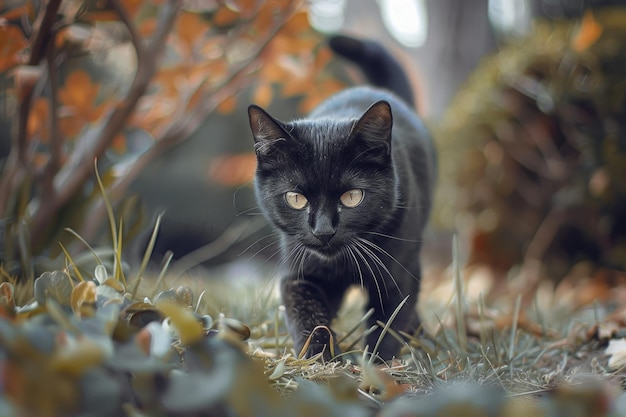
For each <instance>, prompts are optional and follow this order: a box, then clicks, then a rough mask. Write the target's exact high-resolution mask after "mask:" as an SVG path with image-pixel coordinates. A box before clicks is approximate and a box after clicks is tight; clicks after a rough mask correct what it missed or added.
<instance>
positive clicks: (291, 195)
mask: <svg viewBox="0 0 626 417" xmlns="http://www.w3.org/2000/svg"><path fill="white" fill-rule="evenodd" d="M285 201H287V204H289V207H291V208H292V209H296V210H302V209H303V208H305V207H306V205H307V203H308V202H309V200H307V199H306V197H305V196H304V195H303V194H300V193H296V192H293V191H287V192H286V193H285Z"/></svg>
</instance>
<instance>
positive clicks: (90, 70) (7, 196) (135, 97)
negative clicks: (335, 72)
mask: <svg viewBox="0 0 626 417" xmlns="http://www.w3.org/2000/svg"><path fill="white" fill-rule="evenodd" d="M0 21H1V22H2V24H0V45H2V47H1V48H0V71H1V73H0V77H1V81H2V85H3V86H5V87H6V88H5V89H4V91H3V96H2V98H3V99H4V102H5V103H6V104H7V105H6V106H5V107H6V108H8V109H9V112H8V117H9V118H11V119H12V121H13V123H12V124H13V126H12V132H13V134H12V136H11V138H10V139H9V136H8V134H6V133H5V136H3V137H1V138H0V140H3V141H5V142H8V141H9V140H10V142H11V145H10V153H9V154H8V156H6V158H5V159H4V160H0V169H1V176H0V219H2V223H1V224H0V227H1V230H2V232H3V233H0V236H2V237H3V239H2V242H1V243H0V259H1V260H2V263H3V264H4V267H5V269H7V270H8V271H10V272H11V273H18V274H21V275H23V276H31V277H32V274H33V269H34V268H35V267H36V266H37V268H36V269H39V270H40V271H41V270H46V268H45V267H42V266H41V265H33V262H34V261H33V259H35V257H36V256H38V255H41V254H43V253H45V254H46V256H48V257H52V258H54V257H56V256H57V255H60V254H61V251H60V250H59V249H58V248H57V242H59V241H62V242H64V243H66V244H68V242H69V241H71V240H73V237H72V236H70V235H69V234H67V233H65V232H63V228H64V227H71V228H72V229H74V230H75V231H77V232H79V233H80V234H81V235H83V236H84V237H85V238H87V239H89V240H91V241H93V240H94V239H95V236H97V233H98V232H99V229H98V225H99V224H100V223H101V222H99V221H98V220H99V219H101V218H102V216H103V214H104V212H105V210H104V206H103V204H102V201H101V200H100V198H99V194H98V193H97V192H94V190H95V189H96V187H95V178H94V176H93V163H94V160H95V159H97V160H98V169H99V170H100V172H102V173H103V181H104V183H105V186H106V188H107V190H108V191H109V194H110V195H111V198H112V199H113V202H114V204H116V203H118V202H119V201H121V200H122V199H123V196H124V190H125V189H126V187H127V186H128V184H129V182H130V181H132V179H133V178H134V177H135V176H136V175H137V174H138V172H139V171H140V170H141V169H142V168H143V167H144V166H145V165H146V164H147V163H148V161H150V160H151V159H153V158H154V157H155V156H156V155H157V154H159V153H161V152H163V150H164V149H167V148H168V147H170V146H172V145H173V144H176V143H178V142H180V141H182V140H184V139H185V138H186V137H187V136H188V135H189V134H190V133H191V132H193V131H194V129H196V127H198V125H199V124H200V123H201V122H202V121H203V120H204V119H205V118H206V117H207V115H208V114H210V113H212V112H213V111H215V110H219V111H221V112H229V111H231V110H232V109H233V106H234V104H235V103H236V100H237V93H238V92H239V91H240V90H241V89H242V88H244V87H253V89H254V99H255V100H256V101H257V102H259V103H260V104H262V105H266V104H268V103H269V102H271V100H272V99H273V97H274V93H275V92H276V93H280V94H282V95H287V96H289V95H299V94H302V93H304V92H305V91H306V92H307V98H306V100H304V101H303V102H302V106H303V108H309V107H310V106H312V105H313V104H315V102H317V101H319V100H320V99H322V98H324V97H325V96H326V95H328V94H330V93H332V92H334V91H336V90H337V89H339V88H340V87H341V85H340V84H339V83H338V82H337V81H335V80H334V79H333V78H332V77H330V76H328V75H327V74H326V73H325V71H324V67H325V66H326V65H327V63H328V61H329V60H330V52H329V51H328V50H327V48H325V47H324V46H323V44H322V42H321V37H320V35H318V34H316V33H315V32H313V31H312V30H311V28H310V26H309V24H308V21H307V16H306V12H305V9H304V3H303V2H302V1H299V0H293V1H292V0H272V1H256V0H233V1H226V2H213V1H209V2H182V1H178V0H160V1H156V2H155V1H135V0H112V1H110V2H100V1H80V0H50V1H46V2H30V1H19V0H12V1H8V2H4V3H2V6H1V7H0ZM313 83H315V84H316V85H317V86H318V87H319V88H316V89H311V88H310V86H311V85H312V84H313ZM12 103H14V106H12ZM12 110H14V113H15V114H14V115H13V114H11V113H13V111H12ZM13 116H14V117H13ZM7 133H8V132H7ZM234 161H235V162H237V163H238V162H241V161H243V162H244V163H245V164H247V165H249V161H250V158H238V159H235V160H234ZM246 169H247V170H249V167H248V168H246ZM126 204H127V207H126V211H127V213H128V215H127V216H126V219H125V224H124V231H123V232H124V236H129V235H131V234H132V233H133V232H136V228H137V227H138V226H140V225H141V220H142V219H141V216H138V215H137V212H138V210H137V207H136V202H134V201H132V200H128V199H127V203H126ZM56 265H57V266H56V267H58V266H59V264H58V263H57V264H56Z"/></svg>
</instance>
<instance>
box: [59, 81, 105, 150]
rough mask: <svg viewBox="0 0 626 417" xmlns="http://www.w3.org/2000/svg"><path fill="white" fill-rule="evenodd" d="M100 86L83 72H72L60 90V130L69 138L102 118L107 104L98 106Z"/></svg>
mask: <svg viewBox="0 0 626 417" xmlns="http://www.w3.org/2000/svg"><path fill="white" fill-rule="evenodd" d="M99 92H100V85H98V84H96V83H93V82H92V81H91V77H90V76H89V74H87V73H86V72H85V71H83V70H74V71H72V72H71V73H70V74H69V75H68V77H67V79H66V80H65V84H64V85H63V87H61V88H60V89H59V102H60V103H61V104H62V106H61V108H60V109H59V128H60V129H61V132H62V133H63V134H64V135H65V136H66V137H68V138H73V137H75V136H76V135H77V134H78V133H80V131H81V130H82V129H83V127H84V126H85V124H87V123H93V122H95V121H97V120H99V119H100V118H101V117H102V114H103V112H104V109H105V104H101V105H96V101H97V99H98V94H99Z"/></svg>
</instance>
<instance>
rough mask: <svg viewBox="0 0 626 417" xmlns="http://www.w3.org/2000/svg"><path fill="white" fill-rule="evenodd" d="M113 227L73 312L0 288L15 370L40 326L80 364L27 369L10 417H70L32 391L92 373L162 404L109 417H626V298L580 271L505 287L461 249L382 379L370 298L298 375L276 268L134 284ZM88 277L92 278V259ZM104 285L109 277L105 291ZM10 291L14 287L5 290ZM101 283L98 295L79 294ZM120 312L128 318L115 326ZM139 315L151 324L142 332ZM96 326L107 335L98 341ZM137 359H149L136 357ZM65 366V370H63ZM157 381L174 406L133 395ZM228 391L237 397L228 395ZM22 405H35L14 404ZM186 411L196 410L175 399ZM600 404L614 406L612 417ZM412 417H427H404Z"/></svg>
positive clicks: (11, 400) (351, 308) (1, 345)
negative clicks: (614, 342) (24, 339)
mask: <svg viewBox="0 0 626 417" xmlns="http://www.w3.org/2000/svg"><path fill="white" fill-rule="evenodd" d="M109 218H110V219H111V222H112V225H111V231H112V238H113V241H114V242H116V244H115V248H114V249H113V252H114V254H113V255H112V256H109V260H110V262H112V263H113V265H114V266H113V267H111V266H110V265H109V266H108V268H107V267H105V266H104V263H106V260H105V261H103V260H102V259H101V258H100V257H98V256H97V255H95V254H96V251H95V250H94V249H93V248H90V247H88V249H89V250H90V251H91V252H92V253H93V254H94V257H95V263H96V264H97V265H96V266H95V271H90V270H88V269H86V268H85V266H84V265H83V264H81V262H75V260H74V259H72V257H71V256H70V255H69V254H68V255H67V263H66V265H67V268H66V269H67V271H69V273H70V274H71V275H72V277H73V279H72V280H70V283H71V284H72V287H71V297H70V295H69V293H67V292H65V293H64V292H62V291H51V290H52V288H51V287H45V285H51V284H50V283H49V282H48V281H49V280H50V279H51V278H49V277H48V278H45V279H44V278H40V279H41V280H42V281H41V282H40V283H39V285H40V288H48V289H47V290H46V291H47V292H46V294H47V295H46V297H45V299H42V298H41V292H40V296H39V300H40V303H39V305H35V304H32V300H33V291H32V289H33V286H34V284H35V283H34V282H33V281H32V280H31V281H28V282H22V283H15V282H14V283H13V284H12V285H11V286H10V288H9V287H7V286H6V285H8V284H6V285H4V286H2V287H0V306H1V307H3V309H4V310H1V311H0V313H3V315H2V316H3V317H5V318H8V320H9V322H8V323H11V326H13V327H12V329H13V330H11V331H7V329H6V328H2V326H0V353H3V355H4V357H7V358H9V363H14V364H23V363H28V362H31V361H33V360H35V359H33V357H32V355H33V353H32V351H31V350H27V351H24V350H23V349H21V348H18V347H17V346H18V345H16V343H18V341H19V340H21V339H20V336H19V335H20V334H21V333H20V332H26V333H28V332H31V333H30V334H32V332H33V331H34V330H33V329H34V328H36V327H37V326H39V325H41V323H45V322H46V321H45V320H48V321H51V322H52V323H56V324H55V325H54V326H53V327H49V326H48V327H46V329H47V330H45V332H44V333H47V334H49V335H50V337H52V340H51V341H48V342H44V341H42V337H43V336H39V337H38V338H35V339H32V336H28V337H31V339H32V341H31V342H30V343H32V344H33V346H34V347H37V343H39V344H41V343H43V344H44V345H46V346H48V345H50V343H52V344H53V345H55V346H57V349H59V346H60V345H59V343H62V344H63V343H66V342H59V341H62V340H65V339H67V338H69V339H71V340H74V341H73V342H71V343H70V345H71V346H73V348H72V349H74V351H75V352H74V354H73V356H71V357H69V358H66V357H64V356H62V357H61V358H59V354H60V353H59V352H61V351H62V350H59V351H57V350H54V351H53V352H52V353H51V354H50V355H49V356H48V357H46V356H44V357H41V356H40V355H39V354H37V355H36V358H37V359H36V360H35V362H36V361H40V362H42V363H43V365H41V367H42V368H43V369H48V371H46V372H48V373H46V372H44V373H43V376H42V373H41V372H40V371H37V372H33V371H32V370H30V371H29V369H30V368H28V367H26V368H24V367H23V366H22V365H19V366H17V368H15V369H14V368H11V367H9V368H10V373H6V375H5V376H4V377H3V378H4V379H3V380H4V381H5V383H6V378H7V377H8V376H11V378H12V379H14V380H17V381H20V382H24V381H26V382H24V385H22V386H20V387H19V389H18V388H15V387H14V388H11V389H8V390H7V391H6V392H5V394H4V397H0V408H1V407H2V406H3V405H4V404H5V403H6V404H9V405H8V406H9V407H15V409H12V410H13V411H15V410H18V411H19V410H21V408H20V407H25V408H24V410H26V412H25V414H24V413H22V414H24V415H28V414H29V413H30V414H33V413H34V414H36V415H73V414H67V413H66V411H67V407H68V405H67V404H68V403H67V401H69V400H67V399H66V400H67V401H66V402H63V403H62V404H61V403H59V401H60V400H59V398H65V397H64V396H63V395H65V394H63V395H61V393H56V394H55V391H54V390H52V391H51V392H52V393H48V394H47V395H48V396H47V397H46V396H44V397H45V398H46V400H45V401H44V400H43V399H42V400H41V401H39V402H35V403H34V404H37V405H35V406H33V405H25V404H30V403H28V402H25V403H24V404H22V403H21V402H20V401H19V398H22V399H24V401H25V399H27V398H30V397H32V396H36V395H38V393H37V392H33V391H37V390H38V389H45V388H44V387H45V384H43V383H39V385H36V384H34V383H27V382H28V381H30V380H31V379H32V380H33V381H36V380H46V381H47V380H50V381H53V380H56V379H58V378H61V377H62V376H67V375H66V374H65V373H63V372H67V370H68V369H69V370H71V375H74V376H82V375H88V374H90V373H91V372H93V371H96V370H100V371H102V370H107V372H114V373H115V374H116V375H117V377H116V378H117V379H115V381H117V382H118V383H119V380H125V379H126V378H130V379H129V380H128V381H129V384H130V385H126V384H122V385H120V386H119V387H118V389H119V390H122V391H123V390H125V389H129V388H128V387H129V386H130V387H131V388H130V389H131V391H132V392H133V393H134V394H132V395H131V397H132V398H139V397H140V396H142V395H143V396H145V395H147V396H148V397H150V395H154V396H155V397H154V398H161V396H162V397H163V399H159V400H150V401H149V404H150V406H148V405H146V404H147V403H146V402H145V401H146V400H144V401H138V402H133V401H130V400H128V401H126V402H124V403H122V402H120V403H119V404H118V405H119V407H121V408H119V409H117V410H113V408H112V410H113V411H112V412H111V414H106V413H104V412H103V413H102V415H119V413H120V412H121V411H120V410H122V409H123V410H124V412H125V413H126V415H129V416H143V415H170V414H172V413H173V414H172V415H197V414H194V413H195V412H196V411H198V410H200V409H201V410H205V411H206V410H207V409H208V410H212V411H210V412H208V414H207V415H224V414H223V413H231V414H234V415H241V416H248V415H250V416H252V415H259V414H258V413H260V415H263V413H265V415H311V414H307V413H310V412H312V411H310V410H312V409H311V407H313V406H312V405H311V404H316V405H315V407H322V408H316V410H318V414H314V415H337V416H344V415H345V414H346V413H348V414H350V415H355V416H360V415H363V416H370V415H374V414H378V415H381V416H385V415H389V416H394V415H435V414H436V415H444V416H445V415H459V414H458V413H457V414H455V413H454V412H453V411H454V410H457V411H458V410H465V411H467V407H470V408H471V407H475V408H476V409H477V410H479V414H476V415H493V416H504V417H508V416H511V417H515V416H517V415H520V416H521V415H532V414H537V413H540V412H543V411H541V410H543V409H545V408H546V407H548V408H550V409H552V412H553V413H555V412H556V411H554V410H556V409H558V410H561V408H562V407H565V406H564V405H563V404H576V410H583V411H580V413H579V414H570V413H569V411H563V410H567V409H563V410H561V411H559V412H563V413H565V414H561V415H580V416H581V417H582V416H587V415H590V416H591V415H598V416H603V415H606V416H610V415H626V410H624V409H622V408H619V404H621V403H620V402H619V398H620V397H619V394H621V388H620V385H621V383H622V380H623V374H624V373H623V369H610V368H609V366H608V356H607V355H606V354H605V347H606V345H607V343H608V342H609V340H610V339H612V338H616V337H617V332H618V331H619V329H621V328H622V327H623V319H622V317H623V311H622V310H620V307H621V306H622V305H624V301H625V300H626V297H625V294H624V291H623V290H620V289H619V287H618V288H609V289H608V290H607V288H606V287H607V285H608V284H607V283H606V282H603V281H601V280H599V279H598V278H597V277H594V276H593V275H592V274H591V273H590V272H589V271H590V270H586V271H587V272H589V273H581V271H583V272H584V271H585V269H584V268H583V266H579V267H577V268H574V269H573V271H574V272H575V273H572V274H571V275H570V276H568V277H565V278H564V279H563V280H562V281H560V282H555V281H550V280H548V279H545V278H544V279H538V276H539V275H538V274H537V268H536V265H525V266H523V267H521V268H519V269H517V270H513V271H510V272H509V274H508V276H506V277H497V276H496V275H495V273H494V272H493V271H492V270H491V269H490V268H489V267H487V266H484V265H473V266H469V267H463V266H462V265H461V263H460V262H459V261H458V260H459V259H460V258H461V256H460V254H459V245H458V243H457V242H456V240H455V241H454V243H453V263H452V265H451V266H449V267H447V266H445V267H437V266H436V265H427V267H426V268H425V274H424V278H423V283H422V291H421V293H420V301H419V304H418V305H419V310H420V316H421V318H422V321H423V326H424V332H423V335H420V336H419V337H417V336H414V335H408V334H397V333H396V332H394V331H393V330H392V329H391V328H390V327H389V325H390V323H379V326H381V327H383V328H384V331H385V332H389V333H390V334H391V335H392V336H394V337H397V338H400V339H401V340H402V341H403V343H404V345H405V346H404V349H403V351H402V354H401V355H400V356H399V358H398V359H395V360H393V361H391V362H389V363H386V364H383V365H376V364H373V363H372V360H371V358H372V357H371V355H370V354H369V353H368V352H365V351H363V348H364V347H363V346H362V341H363V340H364V339H365V335H366V334H367V333H368V332H369V331H371V330H372V329H367V328H366V326H365V323H366V322H367V317H368V315H370V314H371V311H365V309H364V307H365V305H366V300H365V298H364V294H363V292H362V291H360V290H358V289H354V290H351V291H349V292H348V294H347V295H346V297H345V300H344V304H343V306H342V308H341V310H340V313H339V315H338V317H337V319H336V320H335V322H334V324H333V329H334V330H335V332H336V334H337V337H338V345H339V347H340V349H341V352H342V354H341V355H340V357H341V359H342V361H333V362H328V363H323V362H322V361H321V360H320V358H310V359H302V358H300V357H299V353H298V352H294V350H293V346H292V343H291V339H290V337H289V335H288V334H287V332H286V327H285V324H284V309H283V307H282V306H281V305H280V300H279V297H278V291H277V290H276V279H270V278H264V277H268V276H275V272H276V271H274V270H272V268H270V267H267V266H263V265H261V266H254V265H251V264H244V263H239V264H234V265H230V266H229V267H228V268H223V269H222V270H203V269H201V268H194V269H190V270H187V269H188V268H187V266H185V269H186V270H187V272H185V273H184V274H183V275H181V274H180V270H177V269H176V265H175V264H174V265H173V270H174V271H176V272H175V273H174V274H170V273H169V272H168V271H169V269H168V265H169V264H170V261H171V259H167V260H166V262H165V263H164V265H165V266H164V267H163V269H162V270H161V271H160V272H158V273H156V274H152V275H151V274H150V273H149V272H147V271H146V262H145V259H147V257H144V262H142V265H141V267H140V268H139V272H138V273H137V274H132V273H126V274H125V273H124V270H123V268H122V266H123V263H122V259H121V247H122V243H121V242H120V241H119V239H117V237H118V236H120V235H121V230H122V229H121V225H119V226H118V225H115V224H114V217H113V215H112V212H111V213H110V216H109ZM155 233H156V229H155ZM155 235H156V234H155ZM152 241H153V240H152ZM84 243H85V244H86V242H84ZM87 246H88V245H87ZM149 246H151V245H149ZM148 250H150V248H148ZM88 264H89V265H92V264H93V259H92V260H91V263H88ZM81 269H82V270H83V273H82V274H79V272H80V271H81ZM107 269H108V270H109V271H112V275H111V276H110V277H109V276H108V275H107V274H106V271H107ZM3 277H4V280H7V277H6V274H3ZM94 278H97V282H98V283H97V284H96V285H93V284H89V285H87V284H88V283H87V282H83V281H92V280H94ZM57 279H58V275H57ZM68 279H69V277H68ZM46 280H48V281H46ZM50 282H52V281H50ZM93 282H96V281H93ZM78 283H82V284H83V285H81V286H79V285H78ZM91 290H93V291H92V292H90V291H91ZM100 290H102V291H100ZM590 294H596V295H597V297H595V299H594V297H590V296H589V295H590ZM172 302H173V304H172ZM164 303H165V304H164ZM107 304H114V305H115V306H117V307H111V306H110V305H109V306H107ZM11 306H17V307H13V308H15V309H16V310H15V311H12V310H11V308H12V307H11ZM20 306H25V307H23V308H22V307H20ZM399 307H400V306H398V308H399ZM111 308H113V309H114V310H113V311H117V312H118V313H114V314H113V315H111ZM115 308H117V310H115ZM142 314H143V315H144V316H145V317H146V319H144V320H145V323H144V324H142V325H141V326H140V327H137V326H136V323H142V318H141V315H142ZM165 316H167V317H169V318H168V320H166V322H165V323H166V324H167V325H158V326H156V327H155V326H154V325H151V326H145V327H144V325H145V324H147V322H148V321H150V320H153V319H154V318H159V317H161V318H162V317H165ZM39 317H43V318H42V319H39ZM45 317H48V318H47V319H46V318H45ZM30 322H32V323H30ZM133 323H135V324H133ZM199 323H200V324H199ZM94 326H95V328H96V329H100V330H97V331H95V330H94ZM28 329H30V330H28ZM53 329H56V330H53ZM607 329H608V330H607ZM42 330H43V329H42ZM94 331H95V333H94ZM172 331H175V332H174V333H172ZM55 332H56V333H55ZM26 333H24V334H26ZM203 335H204V336H203ZM213 335H217V337H211V336H213ZM171 337H173V338H174V340H173V343H172V341H171V340H170V338H171ZM92 338H93V343H92V342H90V340H92ZM13 339H14V340H13ZM31 339H28V340H31ZM181 341H184V342H185V343H182V342H181ZM242 341H243V342H242ZM164 343H165V345H164ZM170 343H171V346H170ZM68 346H69V345H68ZM98 346H99V348H96V347H98ZM138 347H139V349H140V351H143V352H144V353H143V354H139V353H137V352H135V351H136V350H137V348H138ZM16 349H17V350H16ZM374 350H376V349H375V347H374ZM132 352H135V353H132ZM157 353H158V354H157ZM138 354H139V357H137V355H138ZM23 355H26V357H23ZM129 355H130V356H129ZM142 355H143V356H142ZM177 358H178V359H177ZM220 358H221V359H220ZM142 360H147V361H148V362H146V363H144V364H143V365H141V366H143V368H141V367H140V369H142V371H141V372H140V374H137V372H138V371H137V370H136V367H137V366H139V365H137V363H143V362H142ZM24 361H25V362H24ZM58 363H62V364H63V366H62V367H61V368H58V367H59V366H60V365H58ZM50 364H53V365H50ZM54 364H57V365H54ZM191 364H194V365H191ZM218 364H220V365H221V366H218ZM111 367H112V368H111ZM64 370H65V371H64ZM60 371H63V372H62V373H61V374H59V372H60ZM146 372H147V374H150V375H152V374H153V378H156V377H157V375H161V376H160V377H159V378H164V379H165V381H169V382H167V383H165V385H164V386H165V387H167V389H165V394H163V393H161V391H158V390H157V388H156V386H153V385H151V383H149V382H148V381H149V380H147V379H145V376H144V377H142V378H141V379H138V375H144V374H145V373H146ZM163 372H165V373H163ZM16 375H17V376H16ZM186 377H188V378H186ZM29 378H30V379H29ZM96 381H97V383H95V384H94V383H93V381H92V383H91V385H89V387H99V384H103V383H104V382H102V381H107V379H106V378H103V379H101V380H100V379H96ZM589 381H593V383H591V384H590V382H589ZM66 383H67V384H76V388H75V389H74V391H76V392H83V391H84V390H86V389H87V388H85V385H84V382H83V380H82V379H80V378H79V379H71V378H70V380H69V381H66ZM107 383H109V384H111V381H108V382H107ZM33 384H34V385H33ZM42 384H43V385H42ZM146 384H147V385H146ZM224 384H230V385H227V386H226V388H224ZM33 387H41V388H33ZM211 387H214V388H211ZM216 387H220V389H217V388H216ZM228 387H230V388H228ZM20 389H21V390H22V391H24V392H27V393H28V396H23V397H19V396H17V397H16V396H15V392H16V390H17V392H19V390H20ZM89 389H96V390H99V389H101V388H89ZM151 390H152V391H151ZM155 390H156V391H155ZM168 390H169V391H168ZM569 390H573V391H569ZM87 391H88V389H87ZM98 392H99V391H98ZM110 392H114V391H110ZM157 392H159V394H158V395H157ZM172 392H173V393H175V394H172ZM150 393H152V394H150ZM98 395H103V394H102V393H100V394H98ZM168 395H169V396H168ZM276 395H278V396H277V397H276ZM138 396H139V397H138ZM187 396H188V397H189V399H188V400H186V401H182V400H181V399H180V398H186V397H187ZM44 397H42V398H44ZM243 397H246V398H256V400H255V401H256V403H255V405H251V404H247V403H245V404H244V403H242V402H241V400H240V399H237V398H243ZM16 398H18V399H16ZM89 398H91V397H89ZM94 398H100V397H98V396H97V395H95V396H94ZM150 398H151V397H150ZM209 399H210V400H209ZM564 399H565V400H564ZM120 401H121V400H120ZM155 401H156V402H155ZM110 402H111V404H113V405H115V404H117V403H116V402H115V401H114V400H111V401H110ZM589 402H591V403H589ZM588 403H589V404H591V405H589V404H588ZM194 404H195V405H194ZM600 404H605V405H606V404H608V406H606V407H605V408H606V409H602V406H601V405H600ZM113 405H112V407H113ZM192 405H194V406H192ZM29 407H31V408H29ZM32 407H35V408H32ZM95 407H96V408H97V407H98V405H95ZM193 407H196V409H194V408H193ZM198 407H200V408H198ZM559 407H560V408H559ZM567 407H569V405H568V406H567ZM260 410H265V411H264V412H261V411H260ZM298 410H299V411H298ZM306 410H309V411H306ZM407 410H409V411H407ZM410 410H413V411H410ZM415 410H423V411H421V413H422V414H408V413H409V412H411V413H416V412H417V411H415ZM429 410H430V411H429ZM446 410H447V411H446ZM451 410H452V411H451ZM481 410H482V411H481ZM520 410H521V411H520ZM585 410H586V411H585ZM616 410H617V411H616ZM22 411H23V410H22ZM592 411H593V413H595V414H593V413H592ZM186 412H188V414H185V413H186ZM481 412H482V414H480V413H481ZM577 412H579V411H577ZM116 413H117V414H116ZM212 413H213V414H212ZM281 413H282V414H281ZM394 413H396V414H394ZM402 413H404V414H402ZM429 413H430V414H429ZM446 413H448V414H446ZM516 413H517V414H516ZM581 413H582V414H581ZM610 413H614V414H610ZM615 413H617V414H615ZM18 414H19V413H18ZM544 415H546V414H544ZM553 415H559V414H558V413H557V414H553Z"/></svg>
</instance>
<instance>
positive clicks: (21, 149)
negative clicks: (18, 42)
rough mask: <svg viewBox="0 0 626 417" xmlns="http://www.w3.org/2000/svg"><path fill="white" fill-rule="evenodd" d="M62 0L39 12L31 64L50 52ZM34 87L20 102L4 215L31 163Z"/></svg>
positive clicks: (1, 207) (3, 188) (1, 186)
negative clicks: (51, 38)
mask: <svg viewBox="0 0 626 417" xmlns="http://www.w3.org/2000/svg"><path fill="white" fill-rule="evenodd" d="M61 1H62V0H50V1H49V2H48V4H47V6H46V9H45V10H44V11H43V13H40V14H39V15H38V16H37V20H36V21H35V23H34V25H33V27H34V31H33V36H34V37H33V39H32V42H31V45H32V47H31V50H30V55H29V57H28V62H27V64H28V65H38V64H39V62H41V60H42V59H43V57H44V56H45V53H46V47H47V44H48V42H49V41H50V36H49V35H50V31H51V29H52V26H53V25H54V21H55V18H56V15H57V12H58V10H59V7H60V6H61ZM32 97H33V93H32V91H31V92H29V93H28V94H27V95H26V96H25V97H24V98H23V99H22V101H21V102H20V103H19V106H18V113H17V127H16V133H15V134H14V135H13V143H12V145H11V151H10V152H9V156H8V158H7V163H6V167H5V170H4V172H3V176H2V181H0V202H1V203H0V218H2V217H5V216H6V215H7V210H8V209H9V207H7V202H9V201H11V200H12V199H11V198H10V197H11V196H12V195H13V194H14V192H15V190H16V189H17V188H18V187H20V185H21V184H22V182H23V181H24V179H25V178H26V177H27V175H28V170H29V169H30V168H31V164H30V163H29V161H27V158H26V155H27V148H28V147H27V142H28V138H27V137H26V134H27V126H28V116H29V114H30V109H31V105H32Z"/></svg>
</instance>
